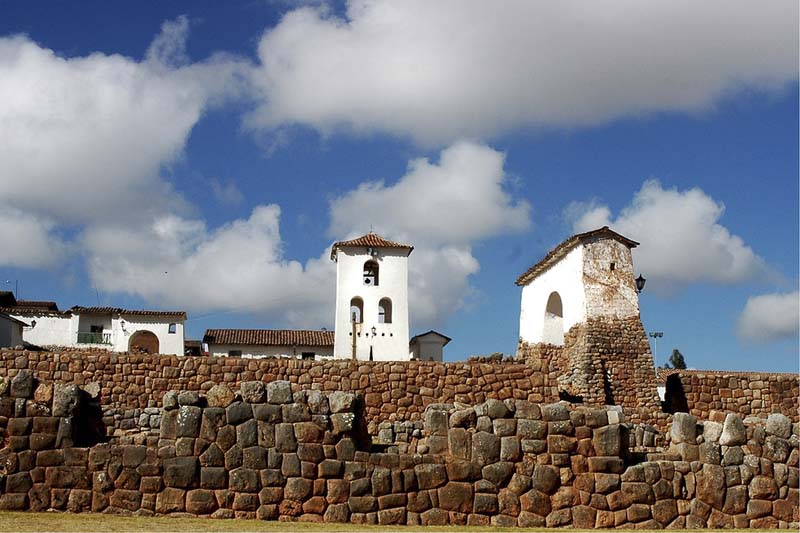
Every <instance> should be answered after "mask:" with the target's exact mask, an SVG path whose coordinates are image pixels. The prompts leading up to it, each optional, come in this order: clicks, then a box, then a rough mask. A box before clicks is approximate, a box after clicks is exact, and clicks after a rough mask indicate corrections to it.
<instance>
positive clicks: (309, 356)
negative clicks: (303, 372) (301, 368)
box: [302, 352, 317, 361]
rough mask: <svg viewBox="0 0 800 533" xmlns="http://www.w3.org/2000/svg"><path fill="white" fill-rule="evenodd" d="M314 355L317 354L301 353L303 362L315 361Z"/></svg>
mask: <svg viewBox="0 0 800 533" xmlns="http://www.w3.org/2000/svg"><path fill="white" fill-rule="evenodd" d="M316 355H317V354H316V353H314V352H303V356H302V357H303V360H304V361H313V360H314V359H316Z"/></svg>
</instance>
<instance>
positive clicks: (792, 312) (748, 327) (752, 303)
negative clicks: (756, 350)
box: [738, 291, 800, 342]
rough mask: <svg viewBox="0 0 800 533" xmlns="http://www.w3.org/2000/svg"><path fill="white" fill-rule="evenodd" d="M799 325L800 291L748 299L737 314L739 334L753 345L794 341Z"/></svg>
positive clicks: (799, 328)
mask: <svg viewBox="0 0 800 533" xmlns="http://www.w3.org/2000/svg"><path fill="white" fill-rule="evenodd" d="M799 324H800V292H798V291H794V292H789V293H772V294H762V295H760V296H753V297H751V298H748V299H747V303H746V304H745V306H744V310H742V313H741V315H739V323H738V325H739V327H738V334H739V336H740V337H741V338H742V339H745V340H748V341H755V342H769V341H776V340H783V339H792V338H793V339H795V340H796V339H797V336H798V332H799V331H800V326H799Z"/></svg>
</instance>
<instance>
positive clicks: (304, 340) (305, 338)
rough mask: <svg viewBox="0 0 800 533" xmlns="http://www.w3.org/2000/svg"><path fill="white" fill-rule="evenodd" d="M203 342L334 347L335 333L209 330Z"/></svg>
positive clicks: (294, 330) (280, 330) (317, 331)
mask: <svg viewBox="0 0 800 533" xmlns="http://www.w3.org/2000/svg"><path fill="white" fill-rule="evenodd" d="M203 342H207V343H213V344H251V345H253V344H255V345H264V346H333V331H325V330H303V329H207V330H206V334H205V335H204V336H203Z"/></svg>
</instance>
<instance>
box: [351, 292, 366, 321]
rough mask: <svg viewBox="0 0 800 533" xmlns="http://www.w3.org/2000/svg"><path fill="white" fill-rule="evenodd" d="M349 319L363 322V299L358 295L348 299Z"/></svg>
mask: <svg viewBox="0 0 800 533" xmlns="http://www.w3.org/2000/svg"><path fill="white" fill-rule="evenodd" d="M350 321H351V322H355V323H356V324H361V323H362V322H364V300H362V299H361V298H359V297H358V296H356V297H355V298H353V299H352V300H350Z"/></svg>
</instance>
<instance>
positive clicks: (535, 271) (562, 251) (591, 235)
mask: <svg viewBox="0 0 800 533" xmlns="http://www.w3.org/2000/svg"><path fill="white" fill-rule="evenodd" d="M598 237H605V238H609V239H614V240H616V241H619V242H621V243H622V244H624V245H625V246H627V247H628V248H636V247H637V246H639V243H638V242H636V241H632V240H631V239H629V238H627V237H625V236H623V235H620V234H619V233H617V232H616V231H613V230H611V229H609V228H608V226H603V227H602V228H599V229H595V230H592V231H587V232H586V233H578V234H577V235H573V236H572V237H569V238H568V239H567V240H565V241H564V242H562V243H561V244H559V245H558V246H556V247H555V248H553V249H552V250H550V251H549V252H547V255H545V256H544V259H542V260H541V261H539V262H538V263H536V264H535V265H533V266H532V267H530V268H529V269H528V270H526V271H525V272H524V273H523V274H522V275H521V276H520V277H519V278H517V281H516V284H517V285H520V286H522V285H527V284H528V283H530V281H531V280H532V279H533V278H535V277H537V276H538V275H539V274H541V273H542V272H544V271H545V270H547V269H548V268H550V267H551V266H552V265H553V264H554V263H555V262H556V261H558V260H559V259H561V258H562V257H564V256H565V255H567V253H568V252H569V251H570V250H572V249H573V248H575V247H576V246H577V245H579V244H581V243H584V242H586V241H588V240H590V239H595V238H598Z"/></svg>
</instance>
